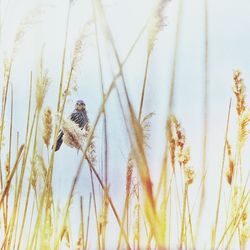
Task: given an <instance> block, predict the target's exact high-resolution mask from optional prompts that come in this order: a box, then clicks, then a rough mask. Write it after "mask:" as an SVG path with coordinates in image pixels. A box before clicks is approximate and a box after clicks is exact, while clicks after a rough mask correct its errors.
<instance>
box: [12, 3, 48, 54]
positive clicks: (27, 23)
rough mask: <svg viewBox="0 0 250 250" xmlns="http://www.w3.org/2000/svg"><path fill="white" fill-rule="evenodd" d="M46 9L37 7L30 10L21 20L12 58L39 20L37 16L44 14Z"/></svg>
mask: <svg viewBox="0 0 250 250" xmlns="http://www.w3.org/2000/svg"><path fill="white" fill-rule="evenodd" d="M43 12H44V10H43V9H42V8H35V9H33V10H31V11H29V12H28V14H27V15H26V16H25V17H24V18H23V19H22V20H21V22H20V24H19V26H18V29H17V33H16V35H15V38H14V47H13V52H12V58H13V57H14V55H15V54H16V52H17V50H18V46H19V44H20V43H21V42H22V40H23V38H24V36H25V34H26V32H27V30H28V29H29V28H30V27H31V26H32V25H33V24H34V23H35V22H36V21H37V18H38V17H39V16H40V15H41V14H43Z"/></svg>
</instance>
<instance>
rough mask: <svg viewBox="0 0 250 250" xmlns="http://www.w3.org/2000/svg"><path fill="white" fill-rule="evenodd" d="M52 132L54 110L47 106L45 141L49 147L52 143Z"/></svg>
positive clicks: (44, 117)
mask: <svg viewBox="0 0 250 250" xmlns="http://www.w3.org/2000/svg"><path fill="white" fill-rule="evenodd" d="M51 134H52V112H51V109H50V108H49V107H47V108H46V109H45V111H44V115H43V141H44V143H45V145H46V146H47V148H48V147H49V144H50V139H51Z"/></svg>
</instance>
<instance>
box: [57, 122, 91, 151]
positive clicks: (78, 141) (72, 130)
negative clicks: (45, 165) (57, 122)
mask: <svg viewBox="0 0 250 250" xmlns="http://www.w3.org/2000/svg"><path fill="white" fill-rule="evenodd" d="M62 130H63V133H64V139H63V140H64V143H65V144H66V145H68V146H69V147H71V148H76V149H80V148H81V147H82V145H83V140H84V138H86V137H87V131H86V130H85V129H81V128H80V127H79V126H78V125H77V124H76V123H75V122H73V121H71V120H70V119H68V118H65V119H63V122H62Z"/></svg>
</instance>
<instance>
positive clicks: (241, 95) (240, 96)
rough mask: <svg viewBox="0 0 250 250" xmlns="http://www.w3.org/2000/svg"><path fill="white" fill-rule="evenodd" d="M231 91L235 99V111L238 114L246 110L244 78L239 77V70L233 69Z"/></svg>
mask: <svg viewBox="0 0 250 250" xmlns="http://www.w3.org/2000/svg"><path fill="white" fill-rule="evenodd" d="M233 81H234V83H233V92H234V94H235V96H236V99H237V107H236V110H237V113H238V116H240V115H241V114H242V113H243V112H244V111H245V110H246V95H245V92H246V87H245V83H244V80H243V79H242V78H241V72H240V71H239V70H235V71H234V73H233Z"/></svg>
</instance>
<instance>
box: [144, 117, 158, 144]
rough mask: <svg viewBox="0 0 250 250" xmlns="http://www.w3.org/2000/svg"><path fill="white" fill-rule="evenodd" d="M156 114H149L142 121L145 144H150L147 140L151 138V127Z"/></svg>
mask: <svg viewBox="0 0 250 250" xmlns="http://www.w3.org/2000/svg"><path fill="white" fill-rule="evenodd" d="M154 115H155V113H154V112H151V113H149V114H147V115H146V116H145V117H144V118H143V120H142V121H141V128H142V132H143V142H144V144H145V146H148V144H147V141H148V140H149V133H150V128H151V118H152V117H153V116H154Z"/></svg>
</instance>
